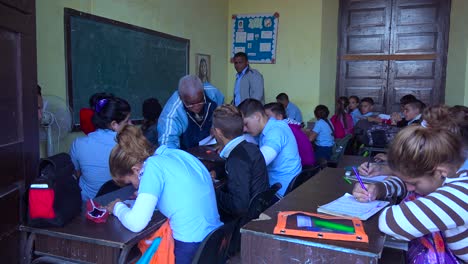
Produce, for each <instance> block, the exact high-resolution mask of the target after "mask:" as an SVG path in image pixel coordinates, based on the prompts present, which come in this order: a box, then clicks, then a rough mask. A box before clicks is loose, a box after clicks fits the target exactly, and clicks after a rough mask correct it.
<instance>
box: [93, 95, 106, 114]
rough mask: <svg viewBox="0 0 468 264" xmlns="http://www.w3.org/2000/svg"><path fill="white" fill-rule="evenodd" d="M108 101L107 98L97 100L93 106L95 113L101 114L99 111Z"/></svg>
mask: <svg viewBox="0 0 468 264" xmlns="http://www.w3.org/2000/svg"><path fill="white" fill-rule="evenodd" d="M108 101H109V99H107V98H104V99H101V100H99V101H98V102H97V103H96V105H95V106H94V111H95V112H96V113H99V112H101V110H102V109H103V108H104V106H106V104H107V102H108Z"/></svg>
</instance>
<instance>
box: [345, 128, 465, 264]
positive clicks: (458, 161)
mask: <svg viewBox="0 0 468 264" xmlns="http://www.w3.org/2000/svg"><path fill="white" fill-rule="evenodd" d="M463 153H464V152H463V144H462V143H461V141H460V138H459V137H457V136H456V135H454V134H453V133H451V132H449V131H447V130H445V129H431V128H424V127H420V126H410V127H407V128H405V129H403V130H402V131H400V133H399V134H398V135H397V136H396V138H395V139H394V141H393V142H392V145H391V147H390V149H389V152H388V165H389V167H390V169H391V171H392V172H393V173H394V174H395V175H396V177H394V176H391V177H389V178H388V179H387V180H385V181H384V182H383V183H378V184H368V185H367V184H366V188H367V191H365V190H363V189H362V188H361V187H360V185H359V184H357V185H356V186H355V187H354V190H353V195H354V197H355V198H356V199H357V200H358V201H360V202H367V201H372V200H376V199H385V198H389V197H392V196H397V198H399V200H402V199H404V198H405V197H407V196H408V194H410V193H412V192H413V193H415V194H416V195H419V196H420V197H418V198H417V199H415V200H408V199H406V200H405V202H402V203H400V204H397V205H393V206H391V207H388V208H386V209H385V210H384V211H383V212H382V214H381V215H380V217H379V228H380V230H381V231H382V232H384V233H386V234H389V235H391V236H394V237H397V238H399V239H404V240H414V239H416V238H421V237H423V236H425V235H428V234H431V233H434V232H438V231H441V232H442V237H443V238H444V240H445V243H446V245H447V246H448V249H449V250H450V251H451V253H453V254H454V255H455V256H456V257H457V258H458V259H459V260H461V261H462V262H467V261H468V176H467V171H458V170H459V168H460V167H461V166H462V164H463V162H464V161H465V157H464V155H463Z"/></svg>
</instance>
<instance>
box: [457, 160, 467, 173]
mask: <svg viewBox="0 0 468 264" xmlns="http://www.w3.org/2000/svg"><path fill="white" fill-rule="evenodd" d="M462 170H468V159H466V160H465V162H464V163H463V164H462V165H461V167H460V168H459V169H458V171H462Z"/></svg>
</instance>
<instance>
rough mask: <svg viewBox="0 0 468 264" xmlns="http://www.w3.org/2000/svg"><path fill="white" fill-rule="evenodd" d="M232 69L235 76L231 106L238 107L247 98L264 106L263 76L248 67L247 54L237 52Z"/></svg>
mask: <svg viewBox="0 0 468 264" xmlns="http://www.w3.org/2000/svg"><path fill="white" fill-rule="evenodd" d="M234 68H235V69H236V71H237V74H236V82H235V84H234V97H233V104H234V105H235V106H238V105H239V104H240V103H242V102H243V101H244V100H245V99H249V98H251V99H257V100H259V101H260V102H261V103H262V104H264V103H265V95H264V88H263V76H262V74H261V73H260V72H259V71H257V70H255V69H252V68H251V67H250V65H249V59H248V58H247V54H245V53H244V52H238V53H236V54H235V55H234Z"/></svg>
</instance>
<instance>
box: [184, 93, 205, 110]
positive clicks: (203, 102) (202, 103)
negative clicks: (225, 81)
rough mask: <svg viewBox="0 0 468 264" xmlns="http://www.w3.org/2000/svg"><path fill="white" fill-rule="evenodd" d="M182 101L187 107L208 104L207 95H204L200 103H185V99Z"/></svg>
mask: <svg viewBox="0 0 468 264" xmlns="http://www.w3.org/2000/svg"><path fill="white" fill-rule="evenodd" d="M182 103H183V104H184V106H185V107H186V108H187V109H192V108H195V107H197V106H200V105H204V104H206V97H205V95H203V101H202V102H199V103H195V104H189V105H187V104H185V102H184V101H182Z"/></svg>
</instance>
